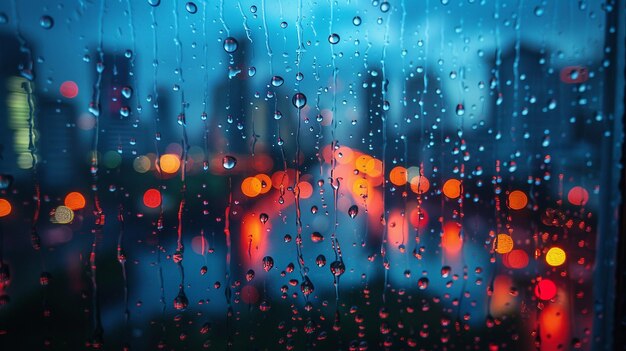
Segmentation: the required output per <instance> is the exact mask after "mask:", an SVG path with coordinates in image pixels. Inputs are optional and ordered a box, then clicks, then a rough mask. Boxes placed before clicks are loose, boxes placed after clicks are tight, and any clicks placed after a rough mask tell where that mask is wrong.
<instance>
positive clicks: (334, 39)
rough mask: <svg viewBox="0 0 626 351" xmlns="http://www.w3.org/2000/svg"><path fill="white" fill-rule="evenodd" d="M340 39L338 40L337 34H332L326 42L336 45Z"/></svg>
mask: <svg viewBox="0 0 626 351" xmlns="http://www.w3.org/2000/svg"><path fill="white" fill-rule="evenodd" d="M339 40H340V38H339V34H337V33H333V34H331V35H329V36H328V42H329V43H331V44H333V45H334V44H337V43H338V42H339Z"/></svg>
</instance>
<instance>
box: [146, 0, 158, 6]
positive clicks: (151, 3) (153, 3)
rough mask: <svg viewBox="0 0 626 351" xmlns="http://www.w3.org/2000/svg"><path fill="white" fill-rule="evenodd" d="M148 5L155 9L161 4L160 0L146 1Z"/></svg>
mask: <svg viewBox="0 0 626 351" xmlns="http://www.w3.org/2000/svg"><path fill="white" fill-rule="evenodd" d="M148 4H150V6H154V7H157V6H159V5H160V4H161V0H148Z"/></svg>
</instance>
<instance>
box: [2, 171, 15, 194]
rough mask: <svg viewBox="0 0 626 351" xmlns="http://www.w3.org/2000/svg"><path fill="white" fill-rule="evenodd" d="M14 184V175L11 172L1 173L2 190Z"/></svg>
mask: <svg viewBox="0 0 626 351" xmlns="http://www.w3.org/2000/svg"><path fill="white" fill-rule="evenodd" d="M11 184H13V176H12V175H10V174H0V190H4V189H8V188H10V187H11Z"/></svg>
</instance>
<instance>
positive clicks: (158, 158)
mask: <svg viewBox="0 0 626 351" xmlns="http://www.w3.org/2000/svg"><path fill="white" fill-rule="evenodd" d="M150 17H151V19H152V24H151V28H152V48H153V51H152V67H153V71H152V97H151V99H150V100H151V101H152V106H153V107H154V150H155V154H156V160H155V168H156V170H157V173H158V174H159V180H160V183H159V184H160V186H159V192H160V191H161V190H162V189H163V172H162V170H161V152H160V151H159V141H160V140H161V132H160V131H159V92H158V73H159V61H158V48H159V47H158V41H157V22H156V7H154V6H153V7H152V8H151V9H150ZM162 230H163V201H161V203H160V204H159V217H158V218H157V231H156V235H157V238H156V254H157V266H158V267H159V269H158V275H159V290H160V294H159V302H160V303H161V339H163V338H164V337H165V309H166V304H165V282H164V280H163V266H162V265H161V252H162V247H161V241H160V239H161V232H162Z"/></svg>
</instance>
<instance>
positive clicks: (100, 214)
mask: <svg viewBox="0 0 626 351" xmlns="http://www.w3.org/2000/svg"><path fill="white" fill-rule="evenodd" d="M105 4H106V0H100V11H99V21H98V29H99V40H98V63H97V64H96V71H97V73H98V76H97V80H96V84H95V85H94V92H93V100H92V103H91V106H90V112H91V113H92V114H93V115H94V117H95V121H96V123H95V126H94V137H93V146H92V150H91V175H92V184H91V190H92V192H93V200H94V216H95V223H94V228H93V229H92V233H93V242H92V244H91V254H90V255H89V264H90V268H91V285H92V294H93V295H92V305H93V306H92V308H93V323H94V330H93V336H92V340H91V343H92V346H93V347H102V343H103V336H104V335H103V334H104V330H103V327H102V320H101V311H100V295H99V291H98V283H97V275H96V272H97V265H96V254H97V245H98V241H99V240H101V236H102V228H103V226H104V222H105V215H104V211H103V210H102V207H101V206H100V198H99V196H98V167H99V164H98V139H99V132H100V127H99V124H100V123H99V121H100V113H101V112H102V111H101V107H102V101H101V91H100V85H101V83H102V72H103V71H104V69H105V66H104V52H103V41H104V9H105Z"/></svg>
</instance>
